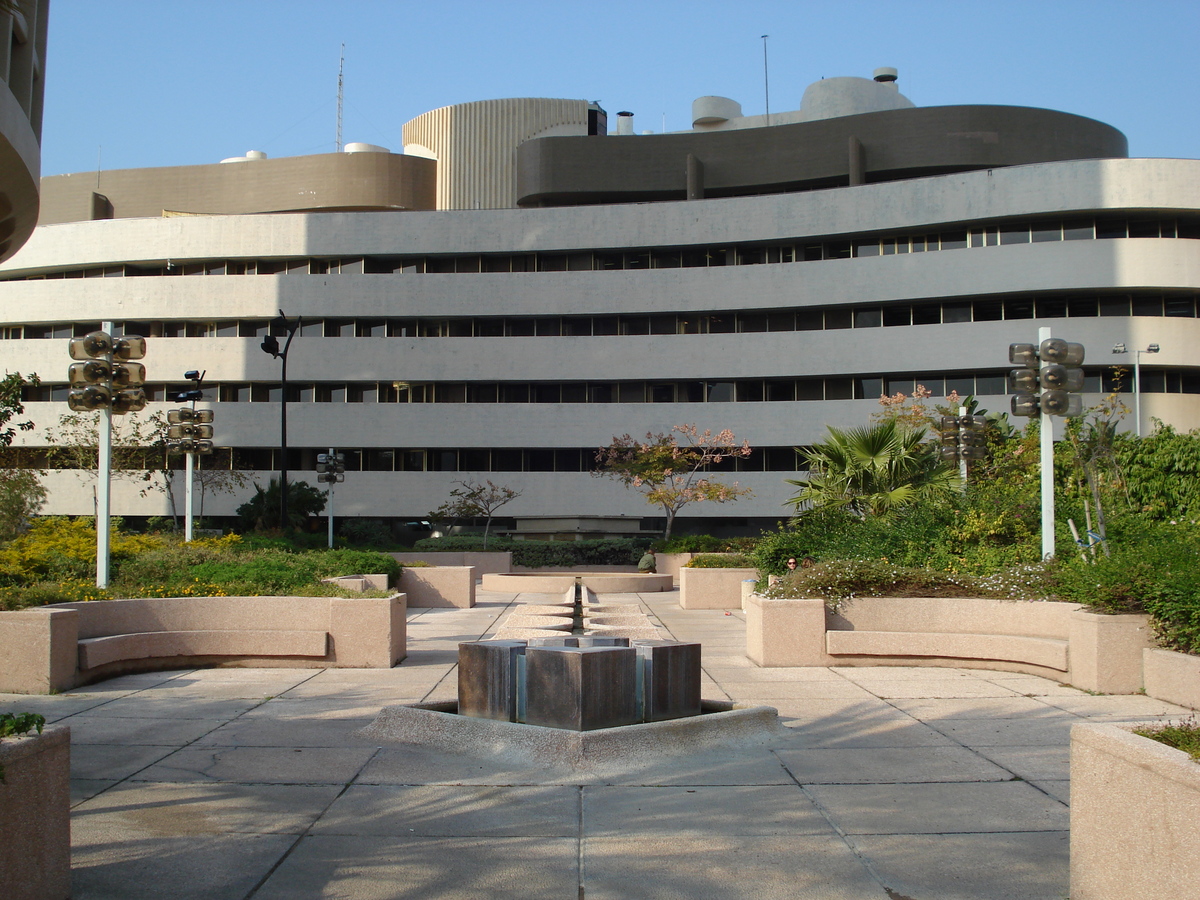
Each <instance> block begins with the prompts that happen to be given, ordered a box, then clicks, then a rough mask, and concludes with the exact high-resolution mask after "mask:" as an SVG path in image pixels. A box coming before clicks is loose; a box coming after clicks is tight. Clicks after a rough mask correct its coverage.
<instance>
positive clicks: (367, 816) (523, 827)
mask: <svg viewBox="0 0 1200 900" xmlns="http://www.w3.org/2000/svg"><path fill="white" fill-rule="evenodd" d="M579 804H580V797H579V788H577V787H575V786H574V785H562V786H551V787H544V786H534V787H530V786H519V787H512V786H478V785H421V786H400V785H378V784H376V785H371V784H354V785H351V786H350V787H349V788H348V789H347V790H346V792H345V793H344V794H342V796H340V797H339V798H338V799H337V801H336V802H335V803H334V804H333V805H332V806H331V807H330V808H329V810H328V811H327V812H326V813H325V814H324V815H323V816H321V820H320V821H319V822H318V823H317V824H316V826H315V827H314V828H313V833H314V834H342V835H377V836H382V835H394V836H397V837H407V836H409V835H414V834H415V835H419V836H422V837H542V838H555V837H565V838H574V837H576V836H577V835H578V834H579Z"/></svg>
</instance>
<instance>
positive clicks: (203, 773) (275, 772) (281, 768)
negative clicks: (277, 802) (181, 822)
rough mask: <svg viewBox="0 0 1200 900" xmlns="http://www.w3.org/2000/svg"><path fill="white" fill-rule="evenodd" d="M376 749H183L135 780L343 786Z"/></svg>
mask: <svg viewBox="0 0 1200 900" xmlns="http://www.w3.org/2000/svg"><path fill="white" fill-rule="evenodd" d="M374 752H375V750H374V748H362V747H348V748H345V749H330V748H325V747H315V748H278V747H211V748H199V747H198V748H190V747H189V748H185V749H183V750H179V751H176V752H175V753H173V754H171V755H170V756H169V757H167V758H166V759H164V760H162V761H161V762H159V763H157V764H155V765H153V766H151V767H150V768H148V769H146V770H145V771H142V772H139V773H138V774H137V777H136V778H135V779H134V780H135V781H184V782H187V781H209V782H225V781H234V782H241V783H244V784H345V783H346V782H348V781H350V780H351V779H352V778H353V777H354V776H355V774H356V773H357V772H358V771H359V769H361V768H362V767H363V765H364V764H365V763H366V762H367V760H368V759H370V758H371V755H372V754H373V753H374Z"/></svg>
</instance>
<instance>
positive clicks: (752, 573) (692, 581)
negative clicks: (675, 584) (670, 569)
mask: <svg viewBox="0 0 1200 900" xmlns="http://www.w3.org/2000/svg"><path fill="white" fill-rule="evenodd" d="M757 577H758V570H757V569H688V568H683V569H680V570H679V606H680V608H682V609H741V608H742V582H743V581H745V580H746V579H747V578H757Z"/></svg>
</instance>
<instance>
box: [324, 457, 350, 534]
mask: <svg viewBox="0 0 1200 900" xmlns="http://www.w3.org/2000/svg"><path fill="white" fill-rule="evenodd" d="M345 480H346V454H344V453H335V452H334V451H333V448H332V447H330V448H329V452H328V453H318V454H317V481H318V482H320V483H327V484H328V485H329V506H328V507H327V508H328V510H329V515H328V519H329V549H330V550H332V549H333V485H335V484H341V483H342V482H343V481H345Z"/></svg>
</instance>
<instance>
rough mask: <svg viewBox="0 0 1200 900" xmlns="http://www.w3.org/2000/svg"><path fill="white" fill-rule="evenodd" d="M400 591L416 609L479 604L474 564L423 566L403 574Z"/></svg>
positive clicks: (467, 607)
mask: <svg viewBox="0 0 1200 900" xmlns="http://www.w3.org/2000/svg"><path fill="white" fill-rule="evenodd" d="M400 590H402V591H404V592H405V594H407V595H408V605H409V606H410V607H413V608H424V607H446V606H453V607H457V608H458V609H470V608H471V607H473V606H474V605H475V569H474V568H473V567H472V566H437V567H429V568H426V567H424V566H419V567H415V568H407V567H406V568H405V569H404V571H403V572H401V573H400Z"/></svg>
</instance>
